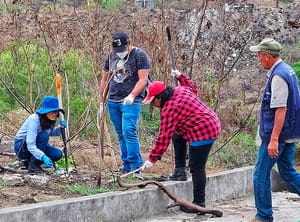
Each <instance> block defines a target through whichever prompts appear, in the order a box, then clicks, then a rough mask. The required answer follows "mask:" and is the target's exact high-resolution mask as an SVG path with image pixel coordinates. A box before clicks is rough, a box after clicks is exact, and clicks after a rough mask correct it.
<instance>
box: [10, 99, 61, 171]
mask: <svg viewBox="0 0 300 222" xmlns="http://www.w3.org/2000/svg"><path fill="white" fill-rule="evenodd" d="M59 112H64V111H63V109H61V108H59V103H58V99H57V98H56V97H54V96H45V97H44V98H43V102H42V107H41V108H40V109H39V110H37V111H36V113H34V114H31V115H30V116H29V117H28V118H27V119H26V120H25V122H24V123H23V124H22V126H21V128H20V130H19V131H18V133H17V135H16V137H15V143H14V151H15V153H16V155H17V156H18V157H19V158H20V159H21V160H23V161H24V165H25V167H26V168H28V173H44V172H45V171H44V169H43V168H42V167H41V166H40V165H41V164H42V163H44V164H45V165H46V167H48V168H52V167H53V162H55V161H57V160H59V159H61V158H62V151H61V150H60V149H59V148H57V147H54V146H51V145H49V144H48V142H49V137H50V136H59V135H60V134H61V128H62V127H64V128H66V127H67V122H66V121H65V120H62V121H60V124H59V125H58V126H56V127H55V123H56V120H57V118H58V116H59Z"/></svg>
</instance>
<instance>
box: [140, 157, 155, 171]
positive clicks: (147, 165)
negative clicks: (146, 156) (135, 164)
mask: <svg viewBox="0 0 300 222" xmlns="http://www.w3.org/2000/svg"><path fill="white" fill-rule="evenodd" d="M152 167H153V163H152V162H151V161H150V160H146V161H145V163H144V164H143V166H142V167H141V171H144V170H145V169H150V168H152Z"/></svg>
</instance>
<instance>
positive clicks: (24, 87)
mask: <svg viewBox="0 0 300 222" xmlns="http://www.w3.org/2000/svg"><path fill="white" fill-rule="evenodd" d="M53 54H54V53H53ZM55 55H57V57H55V56H53V58H51V60H50V58H49V53H48V51H47V49H46V48H44V47H41V46H38V45H37V44H33V43H29V42H18V43H16V44H14V45H11V46H10V47H8V48H7V49H6V50H5V51H3V52H2V53H1V54H0V90H1V92H2V93H1V94H0V111H1V112H8V111H10V110H13V109H18V108H22V107H21V106H20V104H19V103H18V102H17V99H16V98H18V100H20V101H22V102H25V103H26V104H29V106H30V107H31V108H32V110H36V109H38V108H39V107H40V105H41V100H42V98H43V97H44V96H45V95H56V87H55V74H56V73H53V70H54V69H53V67H52V66H59V70H60V73H61V76H62V98H63V108H64V109H65V111H69V113H66V114H68V115H67V116H69V117H70V119H68V121H69V123H82V124H84V121H88V120H90V119H91V118H93V116H94V115H95V113H96V108H93V105H94V106H95V104H94V103H96V101H97V100H96V99H95V93H94V91H93V89H94V88H95V87H96V86H95V81H94V73H93V66H92V63H91V60H90V58H89V57H88V56H86V55H85V54H84V53H83V52H82V51H80V50H69V51H65V52H64V53H62V54H59V53H57V54H55ZM58 56H59V57H58ZM50 61H53V63H54V64H51V62H50ZM9 92H11V93H12V94H14V96H12V94H11V93H9ZM68 97H69V98H68ZM29 101H32V102H31V103H29ZM88 104H90V106H91V107H88V106H89V105H88ZM86 109H89V111H90V112H86V113H87V114H86V115H85V116H84V117H82V115H83V113H84V112H85V110H86ZM87 115H90V117H87ZM81 119H83V120H82V121H81ZM69 126H70V129H71V131H72V130H74V131H77V129H78V128H80V125H78V124H74V127H77V128H72V124H69ZM94 128H95V126H94ZM91 130H95V129H91ZM71 131H70V132H71ZM71 134H72V132H71Z"/></svg>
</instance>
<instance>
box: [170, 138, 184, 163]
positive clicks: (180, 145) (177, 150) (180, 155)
mask: <svg viewBox="0 0 300 222" xmlns="http://www.w3.org/2000/svg"><path fill="white" fill-rule="evenodd" d="M172 142H173V145H174V156H175V168H181V167H186V153H187V143H186V140H185V139H184V138H183V137H182V136H180V135H178V134H176V133H174V134H173V137H172Z"/></svg>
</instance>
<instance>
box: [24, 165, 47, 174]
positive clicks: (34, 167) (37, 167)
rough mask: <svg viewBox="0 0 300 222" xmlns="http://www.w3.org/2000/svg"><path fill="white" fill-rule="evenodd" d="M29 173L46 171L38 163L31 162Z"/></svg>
mask: <svg viewBox="0 0 300 222" xmlns="http://www.w3.org/2000/svg"><path fill="white" fill-rule="evenodd" d="M28 173H30V174H41V173H46V171H45V170H44V169H43V168H42V167H41V166H40V165H38V164H36V163H29V167H28Z"/></svg>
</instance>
